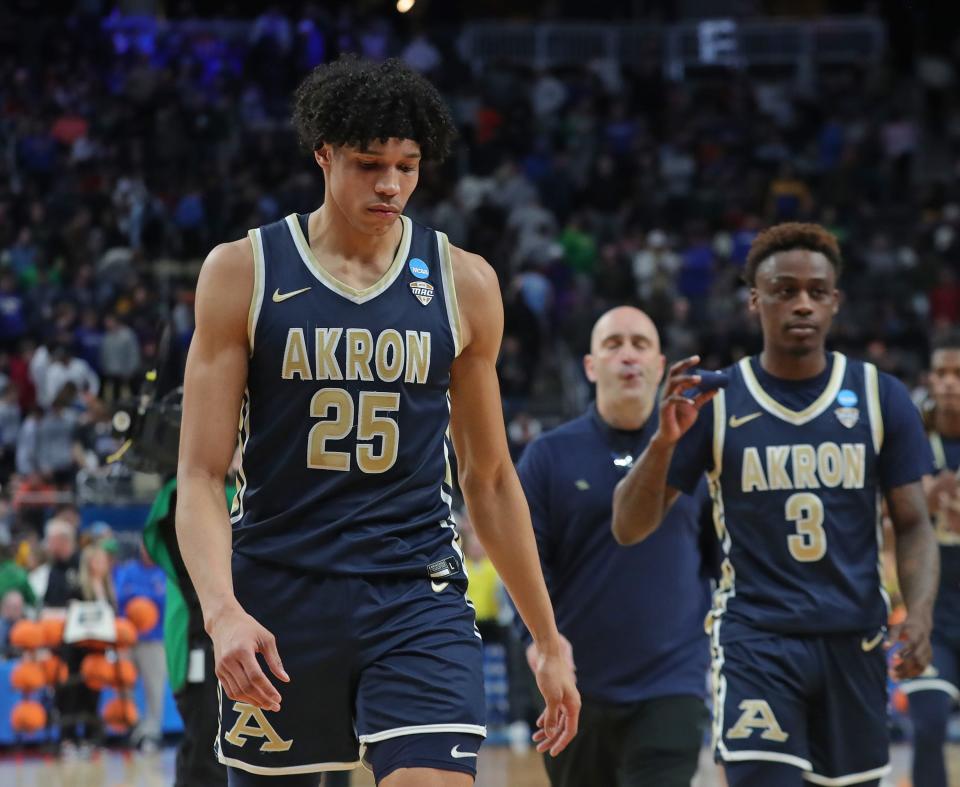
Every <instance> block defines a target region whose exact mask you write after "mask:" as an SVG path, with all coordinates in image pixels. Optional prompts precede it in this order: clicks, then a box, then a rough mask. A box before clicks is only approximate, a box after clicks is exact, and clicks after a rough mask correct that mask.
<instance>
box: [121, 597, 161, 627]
mask: <svg viewBox="0 0 960 787" xmlns="http://www.w3.org/2000/svg"><path fill="white" fill-rule="evenodd" d="M123 614H124V615H126V616H127V617H128V618H129V619H130V622H131V623H133V625H134V627H135V628H136V629H137V631H138V632H140V633H141V634H143V633H144V632H147V631H150V629H152V628H153V627H154V626H156V625H157V622H158V621H159V620H160V610H159V609H158V608H157V605H156V604H155V603H154V602H153V600H152V599H149V598H147V597H146V596H134V597H133V598H132V599H130V600H129V601H128V602H127V606H126V607H125V608H124V610H123Z"/></svg>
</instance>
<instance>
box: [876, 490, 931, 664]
mask: <svg viewBox="0 0 960 787" xmlns="http://www.w3.org/2000/svg"><path fill="white" fill-rule="evenodd" d="M886 497H887V505H888V506H889V509H890V519H891V521H892V522H893V530H894V532H895V533H896V559H897V576H898V578H899V580H900V591H901V593H902V595H903V602H904V605H905V606H906V608H907V619H906V621H905V622H904V624H903V628H902V629H901V630H900V639H901V640H903V643H904V644H903V647H902V648H901V649H900V651H899V653H898V656H899V659H898V661H897V664H896V667H895V671H896V674H897V677H899V678H901V679H903V678H914V677H916V676H917V675H919V674H920V673H922V672H923V670H924V669H926V667H927V665H928V664H929V663H930V659H931V657H932V651H931V649H930V631H931V629H932V628H933V604H934V601H935V600H936V597H937V588H938V586H939V584H940V552H939V548H938V546H937V539H936V537H935V534H934V530H933V528H932V527H931V526H930V515H929V513H928V511H927V501H926V495H925V494H924V490H923V484H922V483H921V482H920V481H915V482H914V483H911V484H906V485H904V486H899V487H897V488H895V489H892V490H890V491H889V492H887V495H886Z"/></svg>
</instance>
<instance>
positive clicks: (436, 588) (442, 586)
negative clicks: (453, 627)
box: [430, 579, 476, 756]
mask: <svg viewBox="0 0 960 787" xmlns="http://www.w3.org/2000/svg"><path fill="white" fill-rule="evenodd" d="M449 584H450V583H449V582H434V581H433V580H432V579H431V580H430V587H432V588H433V592H434V593H443V591H444V590H446V589H447V585H449ZM474 756H476V755H474Z"/></svg>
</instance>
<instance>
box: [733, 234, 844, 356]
mask: <svg viewBox="0 0 960 787" xmlns="http://www.w3.org/2000/svg"><path fill="white" fill-rule="evenodd" d="M839 306H840V293H839V291H838V290H837V275H836V271H835V270H834V268H833V265H832V264H831V263H830V260H828V259H827V258H826V257H824V256H823V255H822V254H820V253H819V252H815V251H807V250H805V249H795V250H792V251H783V252H778V253H777V254H773V255H771V256H770V257H768V258H767V259H766V260H764V261H763V262H762V263H761V264H760V266H759V267H758V268H757V273H756V286H754V288H753V289H752V290H751V291H750V309H751V310H752V311H755V312H757V313H758V314H759V315H760V326H761V328H762V329H763V341H764V347H765V348H769V349H773V350H779V351H782V352H785V353H787V354H789V355H798V356H799V355H807V354H808V353H811V352H822V351H823V347H824V344H825V342H826V339H827V333H828V332H829V330H830V323H831V322H832V321H833V315H835V314H836V313H837V309H838V308H839Z"/></svg>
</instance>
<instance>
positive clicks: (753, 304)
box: [747, 287, 760, 312]
mask: <svg viewBox="0 0 960 787" xmlns="http://www.w3.org/2000/svg"><path fill="white" fill-rule="evenodd" d="M759 300H760V293H759V292H757V288H756V287H751V288H750V297H749V299H748V300H747V307H748V308H749V309H750V311H752V312H756V311H757V301H759Z"/></svg>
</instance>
